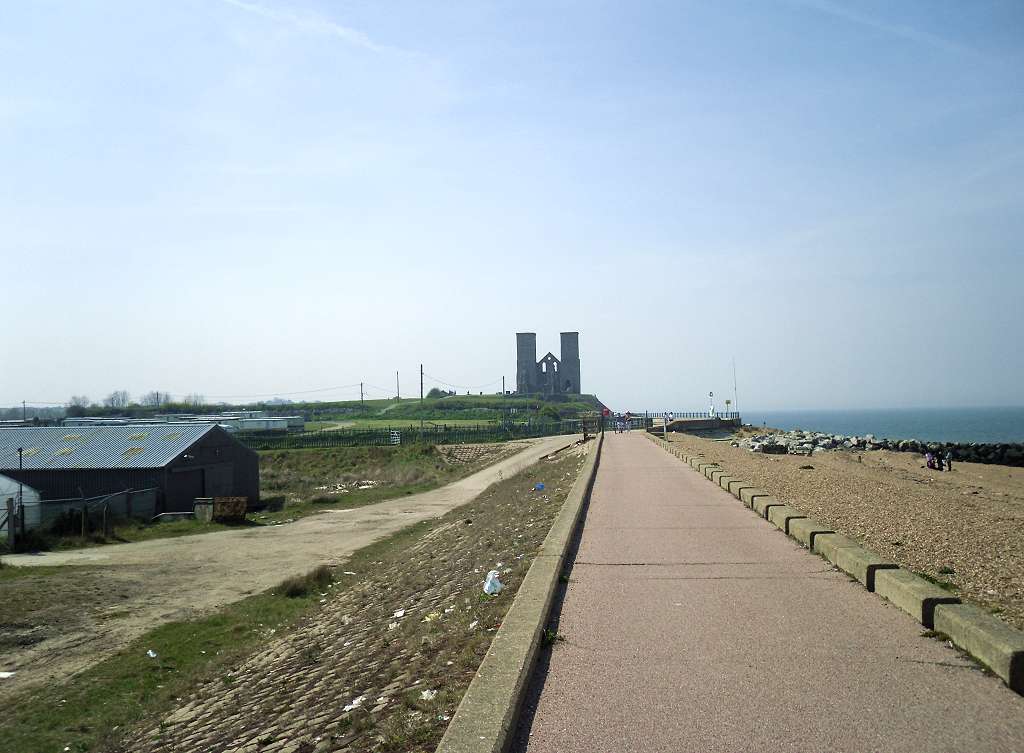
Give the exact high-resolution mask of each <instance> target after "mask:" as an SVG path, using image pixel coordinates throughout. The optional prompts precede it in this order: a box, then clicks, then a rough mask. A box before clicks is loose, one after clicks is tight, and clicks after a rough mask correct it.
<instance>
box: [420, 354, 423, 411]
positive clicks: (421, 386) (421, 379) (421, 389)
mask: <svg viewBox="0 0 1024 753" xmlns="http://www.w3.org/2000/svg"><path fill="white" fill-rule="evenodd" d="M420 404H421V405H422V404H423V364H422V363H421V364H420Z"/></svg>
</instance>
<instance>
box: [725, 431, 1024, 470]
mask: <svg viewBox="0 0 1024 753" xmlns="http://www.w3.org/2000/svg"><path fill="white" fill-rule="evenodd" d="M732 444H733V446H734V447H744V448H746V449H748V450H750V451H751V452H764V453H769V454H779V455H786V454H789V455H810V454H812V453H815V452H824V451H827V450H850V451H856V450H860V451H872V450H890V451H892V452H913V453H917V454H919V455H923V454H924V453H926V452H932V453H939V454H940V455H942V456H945V455H946V453H947V452H949V453H950V454H951V455H952V457H953V462H958V461H959V462H968V463H986V464H994V465H1009V466H1014V467H1017V468H1022V467H1024V443H1012V442H1011V443H1004V442H1001V443H978V442H926V441H922V440H919V439H888V438H884V437H882V438H879V437H875V436H874V435H872V434H866V435H864V436H862V437H860V436H845V435H843V434H826V433H823V432H816V431H802V430H799V429H796V430H793V431H786V432H765V433H764V434H755V435H754V436H750V437H745V438H743V439H738V440H735V441H733V443H732Z"/></svg>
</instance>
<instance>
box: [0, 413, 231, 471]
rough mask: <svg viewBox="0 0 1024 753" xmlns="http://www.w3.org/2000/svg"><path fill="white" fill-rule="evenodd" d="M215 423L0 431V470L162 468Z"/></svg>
mask: <svg viewBox="0 0 1024 753" xmlns="http://www.w3.org/2000/svg"><path fill="white" fill-rule="evenodd" d="M212 429H213V424H196V423H187V424H140V425H134V426H39V427H33V428H27V429H0V470H14V469H17V467H18V448H19V447H21V448H22V463H23V467H25V468H33V469H49V468H161V467H163V466H165V465H167V464H168V463H169V462H171V461H172V460H173V459H174V458H175V457H177V456H178V455H180V454H181V453H183V452H185V450H187V449H188V448H189V447H191V446H192V445H193V444H194V443H195V442H196V440H197V439H199V438H200V437H202V436H203V435H204V434H206V433H207V432H208V431H210V430H212Z"/></svg>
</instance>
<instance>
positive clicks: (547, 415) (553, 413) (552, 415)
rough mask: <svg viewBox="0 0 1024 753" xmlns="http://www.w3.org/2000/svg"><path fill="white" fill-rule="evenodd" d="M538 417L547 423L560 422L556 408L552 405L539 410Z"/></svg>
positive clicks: (560, 418)
mask: <svg viewBox="0 0 1024 753" xmlns="http://www.w3.org/2000/svg"><path fill="white" fill-rule="evenodd" d="M540 417H541V418H543V419H545V420H548V421H561V420H562V417H561V416H560V415H559V414H558V408H556V407H555V406H553V405H545V406H544V407H543V408H541V410H540Z"/></svg>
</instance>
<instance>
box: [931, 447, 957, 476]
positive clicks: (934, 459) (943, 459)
mask: <svg viewBox="0 0 1024 753" xmlns="http://www.w3.org/2000/svg"><path fill="white" fill-rule="evenodd" d="M924 463H925V465H926V466H927V467H928V468H931V469H932V470H933V471H951V470H953V451H952V450H946V454H945V455H943V454H942V452H941V451H936V452H931V451H929V452H926V453H925V454H924ZM943 463H945V467H943Z"/></svg>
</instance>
